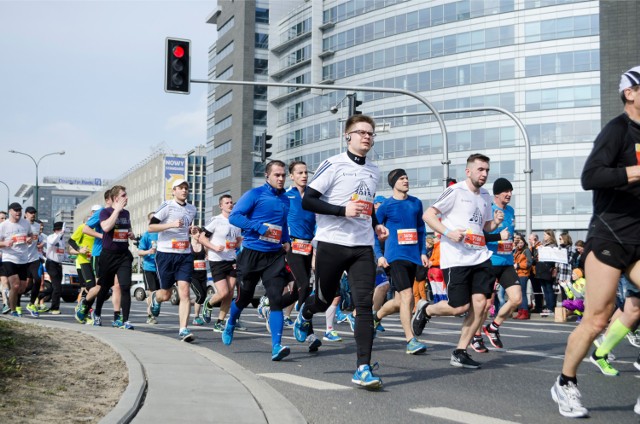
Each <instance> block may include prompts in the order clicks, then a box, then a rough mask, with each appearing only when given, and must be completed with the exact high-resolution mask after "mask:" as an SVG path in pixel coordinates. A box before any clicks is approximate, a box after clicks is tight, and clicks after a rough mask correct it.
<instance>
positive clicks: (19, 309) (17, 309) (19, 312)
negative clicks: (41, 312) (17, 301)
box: [16, 306, 22, 317]
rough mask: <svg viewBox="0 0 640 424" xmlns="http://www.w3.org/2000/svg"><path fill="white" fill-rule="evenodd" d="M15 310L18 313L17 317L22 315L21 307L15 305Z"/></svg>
mask: <svg viewBox="0 0 640 424" xmlns="http://www.w3.org/2000/svg"><path fill="white" fill-rule="evenodd" d="M16 312H17V313H18V316H19V317H21V316H22V308H21V307H20V306H16Z"/></svg>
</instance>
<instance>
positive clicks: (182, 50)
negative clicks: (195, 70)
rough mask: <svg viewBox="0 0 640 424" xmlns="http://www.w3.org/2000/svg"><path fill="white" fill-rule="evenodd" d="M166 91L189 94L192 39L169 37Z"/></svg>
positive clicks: (167, 42) (165, 75)
mask: <svg viewBox="0 0 640 424" xmlns="http://www.w3.org/2000/svg"><path fill="white" fill-rule="evenodd" d="M165 47H166V48H165V52H166V59H165V70H164V91H166V92H167V93H182V94H189V88H190V79H191V69H190V61H191V49H190V47H191V41H190V40H184V39H181V38H169V37H167V41H166V46H165Z"/></svg>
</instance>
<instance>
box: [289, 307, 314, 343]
mask: <svg viewBox="0 0 640 424" xmlns="http://www.w3.org/2000/svg"><path fill="white" fill-rule="evenodd" d="M303 310H304V303H303V304H302V306H301V307H300V312H298V317H297V318H296V322H295V323H294V324H293V335H294V336H295V338H296V340H297V341H299V342H300V343H303V342H304V341H305V340H307V336H308V335H309V330H310V329H311V322H310V321H309V320H306V319H304V318H303V317H302V311H303Z"/></svg>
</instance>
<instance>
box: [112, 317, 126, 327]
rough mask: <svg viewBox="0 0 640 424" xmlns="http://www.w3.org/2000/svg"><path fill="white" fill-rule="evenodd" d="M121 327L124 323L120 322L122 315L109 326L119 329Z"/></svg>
mask: <svg viewBox="0 0 640 424" xmlns="http://www.w3.org/2000/svg"><path fill="white" fill-rule="evenodd" d="M123 325H124V321H122V315H120V316H119V317H118V319H117V320H114V321H112V322H111V326H112V327H114V328H121V327H122V326H123Z"/></svg>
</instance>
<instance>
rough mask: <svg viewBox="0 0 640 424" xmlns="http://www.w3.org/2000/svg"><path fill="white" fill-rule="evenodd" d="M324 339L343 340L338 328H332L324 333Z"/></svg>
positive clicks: (330, 340)
mask: <svg viewBox="0 0 640 424" xmlns="http://www.w3.org/2000/svg"><path fill="white" fill-rule="evenodd" d="M322 340H326V341H328V342H341V341H342V337H340V335H339V334H338V332H337V331H336V330H331V331H327V332H326V333H324V337H322Z"/></svg>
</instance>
